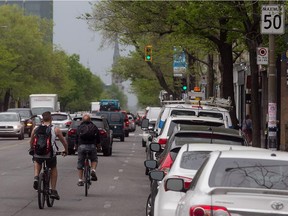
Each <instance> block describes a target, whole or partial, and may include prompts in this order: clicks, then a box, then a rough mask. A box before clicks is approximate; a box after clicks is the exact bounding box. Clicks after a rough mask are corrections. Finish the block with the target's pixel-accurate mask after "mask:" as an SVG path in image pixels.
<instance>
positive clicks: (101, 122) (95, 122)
mask: <svg viewBox="0 0 288 216" xmlns="http://www.w3.org/2000/svg"><path fill="white" fill-rule="evenodd" d="M92 122H93V123H94V124H95V125H96V126H97V127H98V128H104V125H103V121H102V120H101V119H92Z"/></svg>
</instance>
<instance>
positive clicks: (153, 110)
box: [142, 107, 161, 148]
mask: <svg viewBox="0 0 288 216" xmlns="http://www.w3.org/2000/svg"><path fill="white" fill-rule="evenodd" d="M146 110H147V113H146V114H145V119H148V120H149V128H148V129H143V133H142V147H146V148H148V145H149V141H148V138H149V137H150V132H151V131H152V130H154V127H155V123H156V120H157V118H158V115H159V113H160V110H161V107H147V108H146Z"/></svg>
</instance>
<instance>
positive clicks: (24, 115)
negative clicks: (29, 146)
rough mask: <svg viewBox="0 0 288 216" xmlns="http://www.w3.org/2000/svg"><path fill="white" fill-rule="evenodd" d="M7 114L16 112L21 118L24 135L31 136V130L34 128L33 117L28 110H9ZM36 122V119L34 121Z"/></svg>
mask: <svg viewBox="0 0 288 216" xmlns="http://www.w3.org/2000/svg"><path fill="white" fill-rule="evenodd" d="M7 112H17V113H19V114H20V116H21V121H23V123H24V133H25V134H28V136H29V137H30V136H31V132H32V130H33V128H34V127H35V126H36V122H35V116H33V114H32V111H31V109H30V108H9V109H8V110H7ZM36 120H37V119H36Z"/></svg>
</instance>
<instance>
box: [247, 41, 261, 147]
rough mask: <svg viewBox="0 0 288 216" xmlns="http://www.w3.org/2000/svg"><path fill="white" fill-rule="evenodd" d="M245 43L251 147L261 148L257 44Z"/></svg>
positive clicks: (252, 42) (253, 42)
mask: <svg viewBox="0 0 288 216" xmlns="http://www.w3.org/2000/svg"><path fill="white" fill-rule="evenodd" d="M246 43H247V44H248V45H249V61H250V70H251V114H252V115H251V116H252V128H253V134H252V145H253V146H254V147H259V148H261V134H260V128H261V127H260V122H261V121H260V113H261V112H260V106H259V103H260V101H259V93H258V92H259V77H258V65H257V52H256V50H257V47H258V44H257V42H256V41H253V40H252V39H247V40H246Z"/></svg>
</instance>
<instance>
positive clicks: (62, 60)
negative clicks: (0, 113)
mask: <svg viewBox="0 0 288 216" xmlns="http://www.w3.org/2000/svg"><path fill="white" fill-rule="evenodd" d="M52 30H53V22H52V20H47V19H41V18H40V17H39V16H32V15H24V13H23V10H22V9H21V8H20V7H18V6H15V5H14V6H11V5H3V6H0V77H1V79H0V86H1V87H0V98H2V100H1V99H0V101H1V103H0V104H3V101H4V95H5V93H9V94H10V95H9V96H10V98H12V100H14V101H18V100H22V101H23V102H25V103H27V101H28V99H29V94H32V93H35V94H36V93H56V94H58V95H59V100H60V103H61V108H62V110H63V111H66V110H67V109H71V110H74V111H77V110H83V109H86V110H89V109H90V102H91V101H92V100H94V99H98V98H100V97H99V96H100V94H101V93H102V91H103V83H102V81H101V80H100V78H99V77H97V76H95V75H93V74H92V73H91V71H90V70H89V69H87V68H85V67H83V66H82V65H81V64H80V63H79V56H77V55H72V56H68V55H67V54H66V53H65V52H64V51H62V50H61V49H59V48H57V47H53V44H52V43H51V41H52V40H51V38H50V36H51V35H52ZM5 103H7V101H6V102H5ZM8 106H9V105H8V104H4V107H0V110H3V109H4V108H7V107H8Z"/></svg>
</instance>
